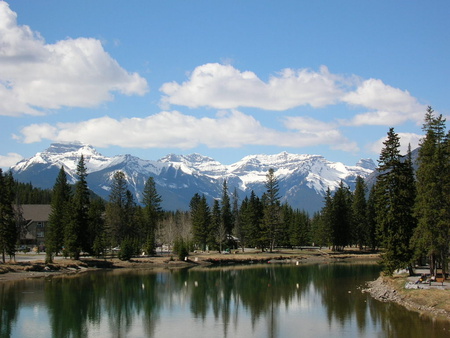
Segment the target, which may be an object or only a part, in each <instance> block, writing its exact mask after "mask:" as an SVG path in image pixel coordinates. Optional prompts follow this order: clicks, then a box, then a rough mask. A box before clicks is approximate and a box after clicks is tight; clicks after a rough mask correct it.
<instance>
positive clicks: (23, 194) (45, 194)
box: [14, 181, 52, 204]
mask: <svg viewBox="0 0 450 338" xmlns="http://www.w3.org/2000/svg"><path fill="white" fill-rule="evenodd" d="M14 194H15V201H16V203H17V204H50V202H51V201H52V190H49V189H40V188H36V187H33V185H32V184H31V183H22V182H17V181H15V182H14Z"/></svg>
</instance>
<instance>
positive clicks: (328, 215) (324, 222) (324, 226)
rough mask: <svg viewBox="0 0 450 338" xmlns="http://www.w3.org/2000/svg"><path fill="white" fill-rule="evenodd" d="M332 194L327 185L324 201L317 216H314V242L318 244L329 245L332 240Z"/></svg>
mask: <svg viewBox="0 0 450 338" xmlns="http://www.w3.org/2000/svg"><path fill="white" fill-rule="evenodd" d="M333 222H334V211H333V196H331V190H330V188H329V187H328V189H327V192H326V194H325V202H324V205H323V207H322V210H321V212H320V215H319V216H318V217H314V224H315V227H314V229H315V234H314V242H315V243H316V244H317V245H319V246H331V245H332V242H333Z"/></svg>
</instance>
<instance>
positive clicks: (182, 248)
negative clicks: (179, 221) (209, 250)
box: [173, 237, 189, 261]
mask: <svg viewBox="0 0 450 338" xmlns="http://www.w3.org/2000/svg"><path fill="white" fill-rule="evenodd" d="M173 252H174V253H175V254H176V255H177V257H178V259H179V260H180V261H184V259H185V257H187V256H189V244H188V243H187V242H186V241H185V240H183V239H182V238H181V237H180V238H177V239H176V240H175V242H174V244H173Z"/></svg>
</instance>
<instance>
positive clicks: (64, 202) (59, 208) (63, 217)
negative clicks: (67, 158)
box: [45, 167, 71, 263]
mask: <svg viewBox="0 0 450 338" xmlns="http://www.w3.org/2000/svg"><path fill="white" fill-rule="evenodd" d="M52 195H53V198H52V203H51V212H50V215H49V220H48V223H47V226H46V232H45V250H46V262H47V263H51V262H52V261H53V256H54V255H55V254H57V253H58V252H60V251H61V249H62V247H63V244H64V231H65V229H64V227H65V224H66V223H67V222H69V217H70V216H71V215H70V201H71V188H70V186H69V184H68V183H67V175H66V172H65V171H64V167H61V169H60V171H59V173H58V177H57V178H56V182H55V185H54V186H53V193H52Z"/></svg>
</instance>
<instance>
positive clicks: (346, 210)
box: [331, 181, 353, 250]
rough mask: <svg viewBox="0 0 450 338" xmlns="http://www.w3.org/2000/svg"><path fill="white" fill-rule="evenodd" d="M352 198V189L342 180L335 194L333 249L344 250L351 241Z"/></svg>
mask: <svg viewBox="0 0 450 338" xmlns="http://www.w3.org/2000/svg"><path fill="white" fill-rule="evenodd" d="M351 207H352V198H351V193H350V189H349V188H348V187H346V186H344V183H343V182H342V181H341V182H340V183H339V188H338V189H337V190H336V192H335V194H334V196H333V202H332V218H331V236H332V244H333V250H344V247H345V246H347V245H349V244H350V243H351V233H352V226H353V223H352V216H353V215H352V208H351Z"/></svg>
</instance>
